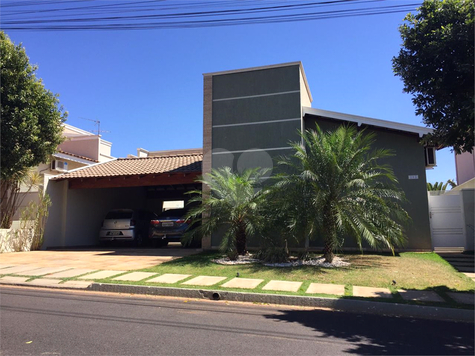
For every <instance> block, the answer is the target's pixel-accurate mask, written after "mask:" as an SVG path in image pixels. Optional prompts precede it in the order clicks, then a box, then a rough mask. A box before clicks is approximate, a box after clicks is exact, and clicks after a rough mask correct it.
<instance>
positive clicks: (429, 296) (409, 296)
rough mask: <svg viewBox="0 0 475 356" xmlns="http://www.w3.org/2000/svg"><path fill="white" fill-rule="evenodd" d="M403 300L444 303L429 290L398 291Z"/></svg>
mask: <svg viewBox="0 0 475 356" xmlns="http://www.w3.org/2000/svg"><path fill="white" fill-rule="evenodd" d="M398 293H399V294H400V295H401V297H402V299H404V300H417V301H420V302H440V303H442V302H445V300H444V299H443V298H442V297H441V296H440V295H438V294H437V293H436V292H434V291H430V290H403V289H400V290H398Z"/></svg>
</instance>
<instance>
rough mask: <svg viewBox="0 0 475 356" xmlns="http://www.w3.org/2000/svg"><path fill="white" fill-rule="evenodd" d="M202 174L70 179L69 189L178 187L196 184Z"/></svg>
mask: <svg viewBox="0 0 475 356" xmlns="http://www.w3.org/2000/svg"><path fill="white" fill-rule="evenodd" d="M200 175H201V172H194V173H164V174H149V175H145V176H140V177H138V176H119V177H108V179H98V180H97V179H96V178H80V179H78V178H76V179H69V189H92V188H126V187H148V186H153V185H176V184H190V183H195V179H196V178H197V177H198V176H200Z"/></svg>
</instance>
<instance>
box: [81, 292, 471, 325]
mask: <svg viewBox="0 0 475 356" xmlns="http://www.w3.org/2000/svg"><path fill="white" fill-rule="evenodd" d="M87 290H91V291H97V292H112V293H128V294H145V295H160V296H167V297H180V298H194V299H210V300H225V301H233V302H249V303H265V304H280V305H293V306H302V307H318V308H330V309H333V310H336V311H343V312H351V313H361V314H373V315H386V316H393V317H406V318H418V319H430V320H446V321H460V322H469V323H473V322H474V316H475V315H474V311H473V310H469V309H455V308H440V307H432V306H430V307H429V306H420V305H408V304H398V303H380V302H375V301H364V300H348V299H331V298H323V297H305V296H292V295H281V294H259V293H242V292H227V291H213V290H204V289H186V288H171V287H152V286H137V285H127V284H108V283H93V284H91V285H90V286H89V287H88V288H87Z"/></svg>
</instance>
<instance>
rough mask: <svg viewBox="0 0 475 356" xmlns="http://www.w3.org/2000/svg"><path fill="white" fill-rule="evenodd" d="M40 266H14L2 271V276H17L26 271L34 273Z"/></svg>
mask: <svg viewBox="0 0 475 356" xmlns="http://www.w3.org/2000/svg"><path fill="white" fill-rule="evenodd" d="M37 268H38V266H34V265H19V266H12V267H7V268H4V269H2V270H1V272H0V273H1V274H17V273H20V272H25V271H32V270H34V269H37Z"/></svg>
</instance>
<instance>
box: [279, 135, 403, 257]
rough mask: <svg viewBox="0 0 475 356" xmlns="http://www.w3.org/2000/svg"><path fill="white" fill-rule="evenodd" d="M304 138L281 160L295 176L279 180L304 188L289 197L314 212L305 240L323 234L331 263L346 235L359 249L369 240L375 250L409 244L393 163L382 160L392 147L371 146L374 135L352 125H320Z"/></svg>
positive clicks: (325, 251) (325, 250)
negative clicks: (326, 127)
mask: <svg viewBox="0 0 475 356" xmlns="http://www.w3.org/2000/svg"><path fill="white" fill-rule="evenodd" d="M301 136H302V138H303V142H304V145H302V144H300V143H293V144H292V147H293V149H294V150H295V152H294V154H293V155H292V157H291V158H289V159H284V160H281V161H280V164H281V165H284V166H286V167H287V170H290V172H291V174H287V175H283V176H282V177H281V180H280V182H279V183H278V184H279V185H280V186H281V187H283V188H285V187H290V186H292V185H294V186H298V187H300V191H301V192H302V194H301V195H300V196H299V195H298V194H297V195H295V194H293V195H291V197H292V198H293V200H294V201H297V204H298V205H302V204H305V205H306V206H307V209H309V210H308V212H310V216H312V217H310V219H311V221H308V222H306V223H305V224H306V228H301V229H300V230H301V231H305V234H306V236H305V237H306V239H307V240H308V239H309V238H311V237H315V236H316V235H318V234H320V235H321V236H322V238H323V241H324V257H325V259H326V261H328V262H330V263H331V262H332V261H333V258H334V251H335V249H336V247H338V246H339V245H341V244H342V243H343V239H344V237H345V236H352V237H354V238H355V239H356V242H357V244H358V246H359V247H360V249H362V240H365V241H366V242H367V243H368V244H369V245H370V246H371V247H373V248H381V247H385V248H389V249H391V251H392V252H393V254H394V247H395V246H399V245H402V244H403V243H404V242H405V236H404V234H403V229H402V226H401V224H400V222H404V221H408V220H409V216H408V214H407V212H406V211H405V210H404V209H403V208H402V207H401V205H400V203H401V202H402V201H403V200H404V194H403V192H402V191H401V190H400V189H399V188H397V186H396V185H397V180H396V177H395V176H394V174H393V171H392V169H391V167H389V166H387V165H381V164H379V163H378V161H379V160H380V159H382V158H385V157H388V156H390V155H391V153H390V151H388V150H385V149H378V150H371V145H372V144H373V142H374V135H373V134H364V133H363V132H362V131H360V132H358V131H357V130H356V128H355V127H352V126H350V127H347V126H340V127H339V128H338V129H337V130H335V131H332V132H323V131H322V130H321V129H320V127H318V126H317V127H316V131H306V132H304V133H302V134H301ZM293 192H294V193H296V192H297V193H298V189H294V190H293ZM308 212H306V214H305V215H306V216H308V215H309V214H308ZM298 219H299V217H298V214H297V215H296V218H295V219H294V224H301V223H302V222H301V221H299V220H298ZM300 219H301V217H300ZM307 244H308V242H307Z"/></svg>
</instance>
